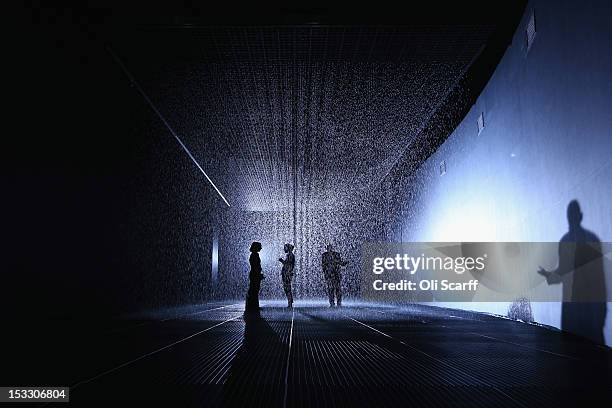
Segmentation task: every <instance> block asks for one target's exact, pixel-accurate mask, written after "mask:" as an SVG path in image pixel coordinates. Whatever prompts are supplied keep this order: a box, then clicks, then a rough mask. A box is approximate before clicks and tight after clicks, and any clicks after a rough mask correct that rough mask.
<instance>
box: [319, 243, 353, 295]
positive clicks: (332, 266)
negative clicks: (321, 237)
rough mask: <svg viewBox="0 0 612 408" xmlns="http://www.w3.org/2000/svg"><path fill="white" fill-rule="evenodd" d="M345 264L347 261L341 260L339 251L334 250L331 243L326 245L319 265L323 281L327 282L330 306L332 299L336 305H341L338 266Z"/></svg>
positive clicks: (340, 275)
mask: <svg viewBox="0 0 612 408" xmlns="http://www.w3.org/2000/svg"><path fill="white" fill-rule="evenodd" d="M347 264H348V262H347V261H343V260H342V258H341V257H340V253H338V252H334V251H333V247H332V246H331V245H328V246H327V252H323V256H322V258H321V265H322V266H323V276H324V277H325V283H327V294H328V296H329V306H330V307H333V306H334V300H335V301H336V304H337V305H338V306H342V273H341V272H340V267H341V266H345V265H347ZM334 298H335V299H334Z"/></svg>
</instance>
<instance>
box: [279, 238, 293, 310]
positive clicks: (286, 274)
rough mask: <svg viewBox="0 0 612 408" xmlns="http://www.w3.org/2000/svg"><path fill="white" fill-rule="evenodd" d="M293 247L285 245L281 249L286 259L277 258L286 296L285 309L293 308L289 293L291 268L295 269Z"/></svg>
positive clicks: (291, 296) (291, 276)
mask: <svg viewBox="0 0 612 408" xmlns="http://www.w3.org/2000/svg"><path fill="white" fill-rule="evenodd" d="M293 248H294V246H293V245H291V244H285V246H284V247H283V249H284V251H285V253H286V254H287V257H286V258H285V259H283V258H278V260H279V261H280V262H281V263H282V264H283V269H282V270H281V278H282V280H283V290H284V291H285V295H286V296H287V307H289V308H292V307H293V293H291V280H292V279H293V268H294V267H295V255H293Z"/></svg>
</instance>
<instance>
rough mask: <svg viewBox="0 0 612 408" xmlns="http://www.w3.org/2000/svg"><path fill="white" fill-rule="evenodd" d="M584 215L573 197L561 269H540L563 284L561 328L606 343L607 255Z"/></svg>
mask: <svg viewBox="0 0 612 408" xmlns="http://www.w3.org/2000/svg"><path fill="white" fill-rule="evenodd" d="M582 218H583V215H582V211H581V209H580V204H579V203H578V201H576V200H572V201H571V202H570V203H569V204H568V206H567V221H568V223H569V231H568V232H567V233H566V234H565V235H563V237H562V238H561V240H560V241H559V264H558V266H557V269H555V270H551V271H547V270H545V269H540V270H539V273H540V274H542V275H544V276H545V277H546V281H547V283H548V284H549V285H554V284H561V285H563V304H562V308H561V329H562V330H564V331H567V332H571V333H574V334H578V335H580V336H584V337H587V338H589V339H591V340H593V341H595V342H597V343H599V344H605V339H604V335H603V327H604V324H605V321H606V314H607V305H606V299H607V296H606V295H607V293H606V281H605V274H604V261H605V257H604V256H603V254H602V244H601V242H600V240H599V238H598V237H597V235H596V234H594V233H593V232H591V231H589V230H587V229H585V228H584V227H582Z"/></svg>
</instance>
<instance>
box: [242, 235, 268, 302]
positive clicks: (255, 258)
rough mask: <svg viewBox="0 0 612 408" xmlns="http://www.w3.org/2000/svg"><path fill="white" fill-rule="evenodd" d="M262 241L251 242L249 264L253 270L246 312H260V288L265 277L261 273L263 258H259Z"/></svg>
mask: <svg viewBox="0 0 612 408" xmlns="http://www.w3.org/2000/svg"><path fill="white" fill-rule="evenodd" d="M261 248H262V247H261V242H253V243H252V244H251V248H250V249H249V251H251V256H249V264H250V265H251V272H249V291H248V292H247V298H246V306H245V311H246V312H259V289H260V288H261V281H262V280H263V279H264V276H263V274H262V273H261V259H259V253H258V252H259V251H261Z"/></svg>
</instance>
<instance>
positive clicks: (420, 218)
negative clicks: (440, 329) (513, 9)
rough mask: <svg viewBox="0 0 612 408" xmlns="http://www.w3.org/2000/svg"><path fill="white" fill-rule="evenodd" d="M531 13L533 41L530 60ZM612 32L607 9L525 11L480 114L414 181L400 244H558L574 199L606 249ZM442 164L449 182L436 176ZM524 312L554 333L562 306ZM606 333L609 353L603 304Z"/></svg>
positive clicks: (489, 307)
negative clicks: (481, 125)
mask: <svg viewBox="0 0 612 408" xmlns="http://www.w3.org/2000/svg"><path fill="white" fill-rule="evenodd" d="M533 11H534V12H535V16H536V23H537V24H536V26H537V34H536V38H535V41H534V43H533V45H532V47H531V48H530V50H529V52H527V50H526V45H525V32H524V30H525V26H526V23H527V20H528V18H529V17H530V15H531V13H532V12H533ZM611 21H612V3H609V2H607V1H590V2H572V1H555V2H552V1H537V0H536V1H531V2H530V3H529V5H528V7H527V9H526V11H525V15H524V16H523V19H522V21H521V23H520V25H519V28H518V29H517V32H516V33H515V35H514V39H513V42H512V45H511V46H510V47H509V48H508V50H507V51H506V53H505V55H504V57H503V59H502V60H501V62H500V64H499V65H498V67H497V68H496V70H495V73H494V74H493V76H492V78H491V80H490V81H489V83H488V84H487V86H486V88H485V89H484V91H483V92H482V94H481V95H480V97H479V99H478V101H477V103H476V104H475V105H474V106H473V108H472V109H471V111H470V112H469V114H468V115H467V116H466V117H465V119H464V120H463V121H462V123H461V124H460V125H459V126H458V127H457V129H455V131H454V132H453V133H452V135H451V136H450V137H449V138H448V140H447V141H446V142H445V143H444V144H443V145H442V146H441V147H440V148H439V149H438V151H437V152H436V153H435V154H434V155H432V156H431V157H430V158H429V159H428V160H427V161H426V163H425V164H424V165H423V166H422V167H421V168H420V169H419V171H418V172H417V176H416V177H417V179H416V183H415V185H419V186H421V188H419V189H418V191H416V192H415V199H414V201H413V202H411V203H409V204H408V205H409V207H410V208H411V209H412V211H411V217H410V219H409V220H406V222H405V223H404V225H403V226H402V227H403V228H402V238H403V240H404V241H558V240H559V239H560V238H561V236H562V235H563V234H564V233H565V232H566V231H567V222H566V206H567V204H568V203H569V201H570V200H572V199H577V200H578V201H579V202H580V204H581V206H582V210H583V213H584V221H583V225H584V227H585V228H587V229H589V230H591V231H593V232H595V233H596V234H597V235H598V236H599V238H600V239H601V240H602V241H607V242H609V241H612V51H611V50H612V24H611V23H610V22H611ZM481 112H484V118H485V128H484V130H483V131H482V132H481V133H480V135H479V134H478V129H477V117H478V115H479V114H480V113H481ZM442 160H445V161H446V167H447V172H446V174H445V175H443V176H440V174H439V165H440V162H441V161H442ZM534 273H535V271H534ZM611 284H612V283H611V282H607V286H608V288H609V289H608V290H610V287H611V286H612V285H611ZM445 306H449V307H459V308H465V309H471V310H480V311H488V312H493V313H498V314H506V311H507V308H508V304H507V303H480V304H477V303H467V304H457V303H453V304H446V305H445ZM532 307H533V310H534V317H535V320H536V321H538V322H540V323H544V324H548V325H552V326H556V327H559V326H560V315H561V305H560V304H558V303H541V304H533V305H532ZM604 333H605V336H606V342H607V344H608V345H610V344H612V305H611V304H608V317H607V321H606V327H605V329H604Z"/></svg>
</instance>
